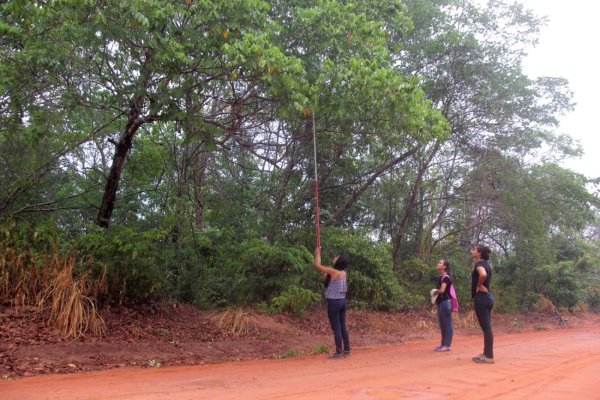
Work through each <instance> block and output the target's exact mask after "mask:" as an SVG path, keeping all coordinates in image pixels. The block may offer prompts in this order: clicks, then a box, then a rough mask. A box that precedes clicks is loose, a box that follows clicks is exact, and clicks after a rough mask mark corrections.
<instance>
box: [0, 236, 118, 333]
mask: <svg viewBox="0 0 600 400" xmlns="http://www.w3.org/2000/svg"><path fill="white" fill-rule="evenodd" d="M90 263H91V261H90V260H88V261H85V262H84V261H83V260H81V261H76V260H75V258H74V257H72V256H69V257H63V256H62V255H61V254H60V251H59V249H58V246H56V245H55V246H54V247H53V251H52V253H49V254H42V255H37V254H34V252H33V251H32V250H31V249H28V248H17V247H15V246H14V245H11V244H10V243H9V242H7V241H4V242H2V243H0V289H1V290H0V303H1V304H8V305H10V306H11V307H15V308H16V309H17V310H19V309H22V308H25V307H35V309H36V311H37V313H38V314H39V315H41V316H43V318H45V320H46V323H47V324H48V325H49V326H52V327H56V328H58V329H59V330H60V331H61V333H62V334H63V335H64V336H65V337H79V336H82V335H85V334H92V335H102V334H104V331H105V325H104V321H103V320H102V318H101V317H100V315H99V314H98V310H97V308H96V299H97V297H98V294H99V293H101V292H102V291H104V290H105V288H106V279H105V273H103V274H102V275H101V276H100V277H99V278H96V279H92V278H91V274H90V273H89V270H90V268H89V266H90ZM79 271H83V272H79Z"/></svg>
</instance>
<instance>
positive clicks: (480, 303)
mask: <svg viewBox="0 0 600 400" xmlns="http://www.w3.org/2000/svg"><path fill="white" fill-rule="evenodd" d="M474 300H475V315H477V321H479V326H481V330H482V331H483V354H485V356H486V357H489V358H494V333H493V332H492V308H493V307H494V296H492V294H491V293H484V292H478V293H475V299H474Z"/></svg>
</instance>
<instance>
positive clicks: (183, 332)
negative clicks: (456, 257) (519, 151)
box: [0, 305, 600, 400]
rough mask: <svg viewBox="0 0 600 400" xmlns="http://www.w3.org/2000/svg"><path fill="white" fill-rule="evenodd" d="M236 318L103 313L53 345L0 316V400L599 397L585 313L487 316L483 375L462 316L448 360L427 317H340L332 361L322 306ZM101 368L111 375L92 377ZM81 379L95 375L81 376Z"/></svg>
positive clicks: (32, 324)
mask: <svg viewBox="0 0 600 400" xmlns="http://www.w3.org/2000/svg"><path fill="white" fill-rule="evenodd" d="M238 317H239V320H240V321H244V323H243V324H241V325H239V326H238V327H240V326H241V327H243V328H246V330H247V331H246V332H243V333H239V334H235V333H228V332H227V331H226V330H224V328H225V327H224V326H221V327H220V326H219V323H218V322H219V320H220V319H221V318H222V315H217V314H211V313H206V312H201V311H198V310H195V309H194V308H192V307H189V306H182V305H168V306H162V307H159V308H153V309H144V310H141V309H140V310H131V309H118V310H114V309H113V310H107V311H106V312H105V314H104V315H103V318H104V320H105V322H106V327H107V330H106V335H105V336H104V337H102V338H82V339H77V340H65V339H63V338H62V337H61V336H60V334H59V333H58V332H55V331H52V330H51V329H48V328H46V327H44V325H43V322H42V321H41V320H40V319H39V318H36V317H35V314H34V313H33V312H30V313H28V312H27V311H26V310H21V312H19V313H17V312H15V311H14V310H12V309H9V308H4V309H3V310H1V312H0V376H1V377H2V380H1V381H0V393H1V394H2V396H1V397H2V398H3V399H7V400H8V399H13V398H14V399H29V398H31V399H59V398H80V399H103V398H111V399H112V398H115V399H162V398H167V397H168V398H171V399H188V398H189V399H192V398H194V399H196V398H219V399H226V398H232V399H233V398H240V397H244V398H327V399H330V398H332V395H331V389H327V390H325V389H324V388H328V387H330V386H331V385H332V384H333V386H334V387H338V388H339V390H342V391H343V393H345V395H344V396H345V398H364V399H368V398H432V399H435V398H445V397H446V395H448V394H453V396H452V397H455V398H464V399H468V398H479V399H482V398H503V396H505V397H504V398H528V399H529V398H536V397H535V396H536V395H537V394H540V393H545V394H546V397H544V398H545V399H553V398H556V399H559V398H561V399H563V398H593V396H592V397H590V396H578V393H577V392H574V390H578V389H577V388H579V389H581V390H585V391H584V392H581V393H580V394H583V393H598V389H600V386H598V384H597V383H596V382H597V379H595V377H596V375H597V373H598V371H600V340H599V339H600V317H599V316H597V315H594V314H580V315H578V316H573V315H569V316H564V317H559V316H556V315H541V314H528V315H506V314H495V315H494V320H493V324H494V330H495V335H496V352H497V359H498V361H497V363H496V364H495V365H479V364H475V363H473V362H472V361H471V360H470V358H471V357H472V356H473V355H476V354H478V353H480V352H481V347H482V341H483V339H482V337H481V332H480V330H479V327H478V326H477V324H476V321H475V319H474V318H473V315H472V313H468V312H461V313H460V314H459V315H457V316H456V315H455V340H454V345H453V351H452V352H448V353H444V354H440V353H434V352H432V351H431V348H432V347H433V345H435V344H437V341H438V340H439V331H438V327H437V322H436V319H435V315H434V314H432V313H430V312H428V311H427V310H425V311H423V312H421V313H412V314H401V313H383V312H367V311H360V310H351V311H350V313H349V330H350V334H351V341H352V344H353V352H354V354H353V355H352V356H350V357H348V358H346V359H344V360H328V359H327V357H326V355H324V354H320V353H321V352H322V351H323V350H325V348H326V347H328V348H329V349H331V347H332V342H333V339H332V337H331V333H330V330H329V326H328V323H327V320H326V316H325V310H324V308H322V307H315V309H313V310H310V311H309V312H308V313H306V315H305V316H303V317H298V316H293V315H278V316H267V315H264V314H260V313H253V312H249V311H246V312H245V313H244V314H240V315H238ZM241 360H245V361H243V362H239V361H241ZM250 360H252V361H250ZM332 362H333V363H335V362H337V363H339V364H332ZM216 364H219V365H216ZM173 366H187V367H181V368H171V367H173ZM332 367H333V368H332ZM474 368H476V369H474ZM107 369H114V370H113V371H102V372H100V371H99V370H107ZM90 371H96V372H93V373H81V372H90ZM300 371H301V372H300ZM482 371H483V372H482ZM475 373H477V375H474V374H475ZM57 374H60V375H57ZM34 375H47V376H43V377H42V376H37V377H32V376H34ZM450 377H452V379H449V378H450ZM577 377H582V378H585V379H588V380H587V382H586V381H585V380H584V381H576V378H577ZM338 381H339V382H338ZM487 381H489V382H487ZM174 382H178V383H174ZM490 382H496V385H495V386H493V387H491V386H490V385H489V383H490ZM579 382H586V383H585V384H583V385H582V384H580V383H579ZM486 383H487V385H486ZM336 385H337V386H336ZM550 386H552V387H553V388H554V389H556V391H555V392H549V391H548V388H549V387H550ZM594 386H596V387H595V388H594ZM92 388H93V389H96V390H91V389H92ZM510 388H513V389H510ZM466 389H469V390H466ZM471 389H474V391H473V390H471ZM36 390H37V392H36ZM78 390H79V391H78ZM465 390H466V391H465ZM589 390H593V392H589ZM85 393H87V395H85ZM548 393H550V394H551V393H557V395H556V397H552V396H550V397H548ZM565 394H569V395H565ZM594 395H595V394H594ZM6 396H8V397H6ZM11 396H12V397H11ZM86 396H87V397H86ZM506 396H507V397H506Z"/></svg>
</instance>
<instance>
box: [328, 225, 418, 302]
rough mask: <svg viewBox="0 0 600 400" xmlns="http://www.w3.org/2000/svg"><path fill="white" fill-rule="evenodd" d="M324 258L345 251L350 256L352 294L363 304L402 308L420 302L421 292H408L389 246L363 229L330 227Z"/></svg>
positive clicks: (350, 295)
mask: <svg viewBox="0 0 600 400" xmlns="http://www.w3.org/2000/svg"><path fill="white" fill-rule="evenodd" d="M324 243H327V244H328V245H327V247H326V248H324V251H325V252H326V253H325V254H324V255H323V259H324V260H326V259H327V258H326V257H328V256H331V258H333V257H335V256H336V255H338V254H340V253H345V254H347V255H348V257H349V260H350V261H349V266H348V270H347V271H348V298H349V299H350V301H351V304H354V305H356V306H359V307H372V308H375V309H379V310H402V309H408V308H411V307H413V306H415V305H417V304H418V302H419V301H420V300H421V299H420V298H419V297H418V296H415V295H412V294H410V293H408V291H407V290H406V289H405V288H404V287H402V286H401V285H400V284H399V282H398V280H397V279H396V277H395V275H394V272H393V270H392V263H391V258H390V252H389V248H388V247H387V246H385V245H381V244H378V243H375V242H373V241H371V240H369V239H367V238H366V237H365V235H363V234H361V233H359V232H346V231H343V230H337V229H328V230H327V232H326V234H325V238H324Z"/></svg>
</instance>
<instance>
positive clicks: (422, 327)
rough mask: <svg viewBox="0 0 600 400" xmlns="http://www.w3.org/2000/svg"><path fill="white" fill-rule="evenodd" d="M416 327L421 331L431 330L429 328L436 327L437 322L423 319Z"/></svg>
mask: <svg viewBox="0 0 600 400" xmlns="http://www.w3.org/2000/svg"><path fill="white" fill-rule="evenodd" d="M415 327H416V328H417V329H419V330H421V331H429V330H431V329H433V328H435V327H436V324H434V323H433V322H431V321H424V320H422V319H421V320H419V321H418V322H417V323H416V325H415Z"/></svg>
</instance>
